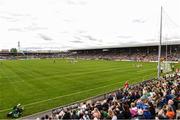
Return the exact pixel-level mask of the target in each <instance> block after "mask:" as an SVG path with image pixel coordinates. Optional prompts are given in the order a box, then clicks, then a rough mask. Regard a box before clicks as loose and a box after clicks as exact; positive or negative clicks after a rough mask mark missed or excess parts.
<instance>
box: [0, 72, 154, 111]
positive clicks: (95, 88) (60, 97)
mask: <svg viewBox="0 0 180 120" xmlns="http://www.w3.org/2000/svg"><path fill="white" fill-rule="evenodd" d="M150 70H151V69H150ZM151 75H152V74H151ZM145 76H149V75H145ZM145 76H143V77H145ZM139 77H142V76H139ZM139 77H137V78H130V79H129V80H131V79H133V80H137V79H139ZM122 82H124V81H122ZM122 82H119V83H122ZM119 83H113V84H109V85H106V86H102V87H97V88H92V89H88V90H84V91H79V92H75V93H71V94H67V95H62V96H57V97H54V98H51V99H47V100H41V101H37V102H33V103H29V104H25V105H23V106H24V107H26V106H30V105H35V104H38V103H42V102H47V101H51V100H55V99H59V98H63V97H67V96H71V95H76V94H80V93H84V92H88V91H92V90H96V89H100V88H104V87H108V86H112V85H115V84H119ZM132 83H134V82H132ZM132 83H131V84H132ZM10 109H11V108H8V109H4V110H0V112H4V111H7V110H10Z"/></svg>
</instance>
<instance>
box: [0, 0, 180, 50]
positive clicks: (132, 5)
mask: <svg viewBox="0 0 180 120" xmlns="http://www.w3.org/2000/svg"><path fill="white" fill-rule="evenodd" d="M161 6H163V38H164V40H163V42H167V41H180V0H0V49H10V48H14V47H16V48H17V44H18V41H20V44H21V49H22V50H67V49H78V48H96V47H104V46H122V45H130V44H131V45H132V44H142V43H146V44H148V43H152V42H158V40H159V24H160V7H161Z"/></svg>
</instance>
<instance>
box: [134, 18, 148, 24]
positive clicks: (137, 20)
mask: <svg viewBox="0 0 180 120" xmlns="http://www.w3.org/2000/svg"><path fill="white" fill-rule="evenodd" d="M132 22H133V23H145V22H146V21H145V20H143V19H134V20H132Z"/></svg>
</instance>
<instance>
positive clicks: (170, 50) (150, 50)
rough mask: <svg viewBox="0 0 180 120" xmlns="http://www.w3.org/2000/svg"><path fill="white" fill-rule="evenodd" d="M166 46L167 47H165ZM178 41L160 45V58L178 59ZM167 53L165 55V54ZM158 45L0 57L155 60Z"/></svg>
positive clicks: (5, 56)
mask: <svg viewBox="0 0 180 120" xmlns="http://www.w3.org/2000/svg"><path fill="white" fill-rule="evenodd" d="M166 48H167V49H166ZM179 51H180V43H171V44H170V45H167V46H166V45H163V46H162V53H161V58H162V59H166V56H167V60H169V61H179V58H180V53H179ZM166 53H167V55H166ZM157 55H158V45H157V44H148V45H147V44H143V45H136V46H112V47H104V48H90V49H74V50H69V51H67V52H53V51H51V52H27V51H24V52H20V53H11V52H0V59H33V58H38V59H39V58H41V59H43V58H64V57H70V58H82V59H106V60H132V61H134V60H135V61H157V58H158V57H157Z"/></svg>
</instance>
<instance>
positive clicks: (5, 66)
mask: <svg viewBox="0 0 180 120" xmlns="http://www.w3.org/2000/svg"><path fill="white" fill-rule="evenodd" d="M47 1H48V2H47V4H45V6H46V7H47V6H49V4H50V5H53V10H54V9H56V4H59V3H58V2H57V1H56V0H54V1H55V3H53V2H52V3H51V2H49V0H47ZM56 2H57V3H56ZM61 2H62V1H61ZM64 2H65V4H67V6H73V7H72V10H76V7H75V8H74V6H81V7H82V6H83V5H88V4H89V5H92V6H93V7H95V5H94V3H95V4H96V2H95V1H94V2H92V3H93V4H92V3H88V2H87V1H86V0H82V1H81V0H80V2H76V1H74V0H68V2H67V1H64ZM64 2H62V3H64ZM86 2H87V3H86ZM17 3H18V2H17ZM40 3H41V2H40ZM62 3H61V4H62ZM110 3H111V2H108V3H107V5H109V4H110ZM170 3H171V2H170ZM23 4H24V5H26V4H25V3H23ZM128 4H129V3H127V5H128ZM113 5H114V6H115V4H113ZM148 5H149V4H148ZM27 6H29V3H28V5H27ZM27 6H26V7H27ZM62 6H63V5H62ZM62 6H61V7H62ZM92 6H91V7H92ZM102 6H103V5H102ZM18 7H20V6H18ZM35 7H36V6H35ZM46 7H45V9H43V10H46ZM86 7H87V6H86ZM91 7H90V9H91ZM106 7H107V6H106V5H105V8H106ZM136 7H137V6H136ZM136 7H135V8H136ZM158 7H159V6H158ZM15 8H16V7H15ZM38 8H39V7H38ZM67 8H68V7H67ZM70 8H71V7H70ZM117 8H118V6H117ZM58 9H59V8H58V7H57V10H58ZM65 9H66V8H64V9H63V10H65ZM68 9H69V8H68ZM78 9H80V8H78ZM83 9H84V8H83ZM87 9H88V8H87ZM25 10H26V8H25ZM37 10H38V9H37ZM80 10H82V9H80ZM96 10H97V11H98V9H96ZM103 10H105V9H103ZM158 10H161V11H157V12H159V13H161V14H160V15H159V16H160V18H159V19H160V24H158V25H157V26H158V28H160V31H159V33H158V39H157V40H156V41H154V40H150V42H147V41H146V40H144V39H142V41H143V42H135V41H134V40H132V41H130V42H127V43H124V42H122V43H116V42H115V44H110V41H108V42H109V43H108V42H107V43H108V44H105V43H106V40H103V37H102V40H100V39H95V38H94V37H92V36H90V35H82V36H81V37H77V36H75V35H74V34H72V36H75V37H74V38H75V39H76V40H74V41H72V40H71V41H70V42H74V43H73V44H70V42H69V43H68V42H67V43H66V40H64V41H60V42H59V43H58V42H57V41H56V40H54V38H50V37H48V35H49V34H48V33H47V34H48V35H47V36H46V35H44V33H45V32H44V33H43V34H41V33H39V32H42V31H43V30H44V29H45V28H44V27H39V26H38V25H37V23H38V22H37V21H36V22H37V23H36V24H35V23H33V24H32V26H33V25H34V26H36V27H35V28H33V27H34V26H33V27H32V26H31V27H32V28H28V30H27V31H23V30H25V29H27V28H24V29H23V30H22V31H21V30H20V29H17V28H16V29H10V31H9V32H12V31H13V32H14V30H15V31H16V32H17V31H18V32H20V33H21V34H20V36H23V35H25V37H26V36H28V35H29V34H30V35H32V36H33V35H34V33H32V32H36V31H38V30H39V29H40V30H39V31H38V32H37V35H38V37H37V36H36V37H35V39H34V41H33V42H32V43H31V42H30V41H28V40H27V41H26V40H24V41H23V40H18V41H16V42H15V45H13V42H8V43H6V42H4V41H3V42H0V44H1V45H0V49H1V50H0V119H37V120H52V119H55V120H60V119H80V120H90V119H94V120H100V119H103V120H118V119H132V120H133V119H137V120H139V119H157V120H160V119H180V63H179V61H180V38H179V37H177V36H178V35H180V34H179V31H173V30H176V28H175V27H174V26H176V27H177V30H179V26H177V24H175V22H174V21H172V19H169V16H168V17H167V13H166V11H165V10H164V8H163V7H161V9H158ZM30 11H33V10H32V8H31V9H30ZM115 11H116V10H115ZM10 12H11V9H10ZM36 12H37V11H35V12H32V13H33V14H34V15H35V13H36ZM46 12H47V11H46ZM61 12H62V11H60V13H61ZM66 12H67V11H66ZM76 12H77V11H74V12H73V14H72V16H73V15H74V14H77V13H76ZM78 12H79V11H78ZM86 12H87V11H86ZM17 13H18V12H17ZM17 13H16V14H9V13H8V14H9V15H10V16H11V17H12V16H14V17H15V18H16V17H22V16H30V15H22V14H21V15H20V14H17ZM30 13H31V12H30ZM42 13H43V12H42V11H41V12H40V14H42ZM55 13H58V14H59V12H57V11H56V12H55ZM90 13H91V12H90ZM92 13H94V12H92ZM102 13H103V12H102ZM159 13H158V14H159ZM67 14H68V15H69V12H67ZM38 15H39V14H38ZM55 15H56V14H55ZM60 15H63V14H60ZM108 15H109V16H111V13H110V14H108ZM163 15H165V16H166V17H163ZM50 16H51V15H50ZM41 17H43V16H41ZM51 17H52V16H51ZM56 17H57V16H55V18H56ZM76 17H77V16H76ZM112 17H113V16H112ZM1 18H2V19H4V18H5V19H8V20H10V18H7V16H6V17H1V16H0V22H1ZM163 18H166V19H168V20H170V23H171V24H173V25H172V26H173V30H171V33H173V35H174V34H175V35H176V37H175V36H173V37H171V35H170V32H169V31H168V33H166V32H167V31H165V30H164V31H163V29H164V28H165V27H163V25H164V26H165V25H167V23H168V22H169V21H168V22H167V21H165V20H164V19H163ZM11 19H12V18H11ZM18 19H19V18H18ZM34 19H35V20H37V19H38V18H35V17H33V20H34ZM73 19H74V18H73ZM99 19H100V18H99ZM128 19H129V18H128ZM159 19H158V20H159ZM23 20H25V21H26V19H23ZM43 20H44V19H43ZM49 20H50V21H51V19H49ZM17 21H18V20H17ZM75 21H76V19H75ZM77 21H78V20H77ZM77 21H76V22H77ZM88 21H90V20H89V19H88ZM95 21H98V20H95ZM122 21H123V20H122ZM164 21H165V22H164ZM41 22H43V21H41ZM51 22H52V21H51ZM55 22H56V21H55ZM65 22H68V25H69V24H70V25H71V24H72V23H73V22H72V23H71V20H65ZM81 22H82V21H81ZM133 22H135V24H137V22H139V21H137V20H136V21H133ZM163 22H164V23H166V24H163ZM20 23H23V22H22V21H21V22H20ZM100 23H101V21H100ZM100 23H99V22H98V24H100ZM125 23H126V22H125ZM141 23H143V24H144V22H142V21H141ZM0 24H1V23H0ZM9 24H10V23H9ZM75 24H76V23H75ZM82 24H83V23H82ZM111 24H112V23H111ZM123 24H124V23H122V26H123ZM43 25H44V24H43ZM68 25H67V26H68ZM78 25H79V24H78ZM103 25H104V24H103ZM44 26H46V25H44ZM52 26H53V30H54V31H53V30H52V29H51V27H52ZM55 26H56V25H55ZM57 26H58V25H57ZM90 26H91V25H90ZM127 26H128V25H126V27H127ZM46 27H47V26H46ZM48 27H49V28H48V29H47V31H48V30H49V29H50V30H49V32H52V31H53V32H56V31H55V28H56V27H54V25H52V24H50V25H49V26H48ZM58 27H59V26H58ZM71 27H72V26H70V29H71ZM101 27H102V26H101ZM146 27H147V26H146ZM170 27H171V26H170ZM170 27H169V26H168V29H170ZM72 28H73V27H72ZM118 28H119V27H118ZM2 29H3V30H4V28H2ZM97 29H98V28H97ZM103 29H104V28H103ZM103 29H102V30H103ZM109 29H111V28H109ZM145 29H148V28H145ZM89 30H90V28H89ZM93 30H94V31H95V29H93ZM126 30H127V31H128V29H126ZM123 31H124V29H123ZM142 31H144V29H143V30H142ZM26 32H27V33H28V34H27V33H26ZM95 32H96V31H95ZM113 32H114V28H113ZM115 32H117V31H116V30H115ZM121 32H122V31H121ZM128 32H129V31H128ZM131 32H132V33H133V32H135V33H136V31H131ZM148 32H149V31H148ZM82 33H83V34H84V32H82V31H81V32H80V35H81V34H82ZM165 33H166V34H165ZM16 34H17V35H18V34H19V33H15V35H14V33H13V34H12V35H14V36H13V37H14V39H16ZM58 34H59V33H58ZM60 34H62V33H60ZM63 34H64V33H63ZM65 34H67V33H65ZM142 34H143V33H142ZM155 34H156V33H155ZM52 35H54V36H56V37H57V35H55V34H52ZM102 35H103V36H105V37H107V38H108V39H109V36H110V35H109V36H108V35H107V36H106V34H104V33H103V34H102ZM163 35H164V36H165V37H164V36H163ZM2 36H3V35H2ZM68 36H71V35H70V34H69V33H68ZM94 36H96V34H94ZM121 37H122V38H123V39H121V41H123V40H128V39H132V38H133V37H132V38H131V37H129V36H126V35H124V36H121ZM153 37H154V36H153ZM6 38H8V37H4V39H6ZM19 38H20V37H17V39H19ZM30 38H31V37H30ZM40 38H41V39H43V40H44V41H45V42H44V41H40V42H39V41H37V40H38V39H40ZM57 38H58V37H57ZM60 38H61V37H60ZM62 38H63V37H62ZM67 38H68V37H67ZM112 38H113V37H112ZM119 38H120V36H118V39H119ZM170 38H172V39H170ZM58 39H59V38H58ZM68 39H69V38H68ZM114 39H115V38H114ZM138 39H139V38H138ZM81 40H82V41H88V42H87V43H86V45H87V46H86V45H85V44H84V43H83V42H82V41H81ZM111 40H112V39H111ZM7 41H8V39H7ZM53 41H56V42H53ZM97 41H98V42H100V43H102V44H103V45H100V44H95V43H96V42H97ZM11 43H12V45H11ZM45 43H46V44H45ZM65 43H66V44H65ZM81 43H83V45H81V46H80V44H81ZM57 44H63V46H68V45H69V46H70V45H74V46H70V47H69V46H68V47H67V50H61V48H63V47H62V46H56V45H57ZM89 44H91V45H89ZM30 45H31V46H30ZM43 45H45V46H43ZM53 45H54V46H55V47H54V49H53V47H52V46H53ZM88 45H89V46H88ZM4 46H5V47H4ZM9 46H10V47H9ZM32 46H33V47H32ZM34 46H35V47H34ZM37 46H38V48H37ZM42 46H43V47H42ZM56 48H58V49H56Z"/></svg>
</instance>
